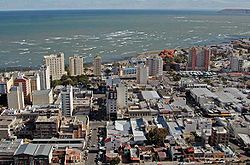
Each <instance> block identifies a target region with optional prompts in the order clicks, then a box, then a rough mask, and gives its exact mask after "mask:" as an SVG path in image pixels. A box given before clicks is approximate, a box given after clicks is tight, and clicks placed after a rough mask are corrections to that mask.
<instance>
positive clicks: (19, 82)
mask: <svg viewBox="0 0 250 165" xmlns="http://www.w3.org/2000/svg"><path fill="white" fill-rule="evenodd" d="M14 85H15V86H19V87H20V88H21V90H22V91H23V95H24V98H25V99H26V100H30V93H31V87H30V79H28V78H26V77H24V75H23V74H19V75H18V77H17V78H16V79H15V80H14Z"/></svg>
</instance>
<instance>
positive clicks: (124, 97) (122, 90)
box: [116, 83, 128, 108]
mask: <svg viewBox="0 0 250 165" xmlns="http://www.w3.org/2000/svg"><path fill="white" fill-rule="evenodd" d="M116 91H117V106H118V108H126V107H127V106H128V87H127V85H126V84H122V83H120V84H119V85H118V87H116Z"/></svg>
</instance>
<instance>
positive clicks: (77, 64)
mask: <svg viewBox="0 0 250 165" xmlns="http://www.w3.org/2000/svg"><path fill="white" fill-rule="evenodd" d="M69 72H70V76H79V75H82V74H83V57H82V56H73V57H69Z"/></svg>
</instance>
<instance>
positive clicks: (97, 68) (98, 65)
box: [93, 56, 102, 76]
mask: <svg viewBox="0 0 250 165" xmlns="http://www.w3.org/2000/svg"><path fill="white" fill-rule="evenodd" d="M93 66H94V68H93V73H94V75H95V76H101V75H102V58H101V56H96V57H95V58H94V60H93Z"/></svg>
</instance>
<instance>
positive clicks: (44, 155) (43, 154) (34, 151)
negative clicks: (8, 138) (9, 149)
mask: <svg viewBox="0 0 250 165" xmlns="http://www.w3.org/2000/svg"><path fill="white" fill-rule="evenodd" d="M52 151H53V148H52V146H50V145H38V144H22V145H21V146H20V147H19V148H18V149H17V150H16V152H15V154H14V163H15V164H50V163H51V162H52Z"/></svg>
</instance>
